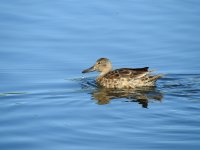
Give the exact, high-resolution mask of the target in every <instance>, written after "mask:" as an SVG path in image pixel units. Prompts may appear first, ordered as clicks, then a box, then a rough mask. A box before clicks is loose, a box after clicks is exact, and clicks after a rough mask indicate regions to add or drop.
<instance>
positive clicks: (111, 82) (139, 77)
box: [82, 58, 162, 89]
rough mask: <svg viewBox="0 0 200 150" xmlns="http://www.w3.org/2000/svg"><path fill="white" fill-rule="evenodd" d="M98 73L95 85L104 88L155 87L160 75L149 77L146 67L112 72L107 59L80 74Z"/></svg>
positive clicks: (101, 59) (99, 61) (97, 62)
mask: <svg viewBox="0 0 200 150" xmlns="http://www.w3.org/2000/svg"><path fill="white" fill-rule="evenodd" d="M92 71H98V72H100V75H99V76H98V77H97V78H96V82H97V84H99V85H100V86H102V87H106V88H119V89H120V88H136V87H142V86H155V82H156V81H157V79H159V78H161V77H162V75H155V76H153V75H150V72H152V71H148V67H145V68H121V69H116V70H112V63H111V62H110V60H109V59H107V58H100V59H98V60H97V61H96V63H95V64H94V65H93V66H92V67H90V68H88V69H86V70H83V71H82V73H87V72H92Z"/></svg>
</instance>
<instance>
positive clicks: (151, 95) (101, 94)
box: [82, 81, 163, 108]
mask: <svg viewBox="0 0 200 150" xmlns="http://www.w3.org/2000/svg"><path fill="white" fill-rule="evenodd" d="M94 86H95V83H93V82H90V81H89V82H88V81H87V82H86V83H84V82H82V88H83V89H91V87H93V89H92V91H90V92H89V94H91V97H92V99H94V100H97V104H99V105H103V104H109V103H110V101H111V100H117V99H125V102H137V103H138V104H140V105H142V107H143V108H148V103H149V102H150V101H151V102H154V101H158V102H161V101H162V98H163V94H162V93H161V92H160V91H159V90H157V88H156V87H140V88H137V89H108V88H102V87H95V89H94Z"/></svg>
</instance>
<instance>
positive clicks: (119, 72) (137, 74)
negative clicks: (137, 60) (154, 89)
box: [104, 67, 149, 79]
mask: <svg viewBox="0 0 200 150" xmlns="http://www.w3.org/2000/svg"><path fill="white" fill-rule="evenodd" d="M148 73H149V71H148V67H145V68H121V69H116V70H113V71H110V72H108V73H107V74H106V75H105V76H104V77H105V78H108V79H119V78H141V77H143V76H145V75H146V74H148Z"/></svg>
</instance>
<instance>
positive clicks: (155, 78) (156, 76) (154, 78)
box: [149, 74, 164, 81]
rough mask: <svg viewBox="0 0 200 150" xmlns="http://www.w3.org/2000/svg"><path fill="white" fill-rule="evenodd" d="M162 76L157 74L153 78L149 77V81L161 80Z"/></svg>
mask: <svg viewBox="0 0 200 150" xmlns="http://www.w3.org/2000/svg"><path fill="white" fill-rule="evenodd" d="M163 76H164V75H163V74H158V75H155V76H150V77H149V81H156V80H157V79H159V78H162V77H163Z"/></svg>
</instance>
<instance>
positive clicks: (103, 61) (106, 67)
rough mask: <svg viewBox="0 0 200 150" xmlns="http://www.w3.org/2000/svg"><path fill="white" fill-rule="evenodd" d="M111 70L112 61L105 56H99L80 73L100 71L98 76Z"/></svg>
mask: <svg viewBox="0 0 200 150" xmlns="http://www.w3.org/2000/svg"><path fill="white" fill-rule="evenodd" d="M111 70H112V63H111V62H110V60H109V59H107V58H100V59H98V60H97V61H96V63H95V64H94V65H93V66H92V67H90V68H88V69H85V70H83V71H82V73H87V72H92V71H98V72H100V76H101V75H104V74H106V73H108V72H109V71H111Z"/></svg>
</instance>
